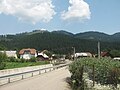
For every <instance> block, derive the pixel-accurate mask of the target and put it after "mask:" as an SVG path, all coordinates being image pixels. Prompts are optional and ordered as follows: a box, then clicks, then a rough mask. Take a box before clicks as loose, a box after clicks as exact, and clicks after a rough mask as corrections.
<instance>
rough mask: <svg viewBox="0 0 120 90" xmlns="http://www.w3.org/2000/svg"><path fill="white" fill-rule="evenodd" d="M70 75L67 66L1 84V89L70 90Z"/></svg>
mask: <svg viewBox="0 0 120 90" xmlns="http://www.w3.org/2000/svg"><path fill="white" fill-rule="evenodd" d="M67 77H70V73H69V71H68V69H67V67H63V68H61V69H58V70H54V71H52V72H48V73H44V74H41V75H39V76H34V77H32V78H27V79H24V80H21V81H17V82H13V83H10V84H7V85H4V86H0V90H70V87H69V85H68V84H67V83H66V78H67Z"/></svg>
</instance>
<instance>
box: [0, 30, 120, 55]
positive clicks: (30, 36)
mask: <svg viewBox="0 0 120 90" xmlns="http://www.w3.org/2000/svg"><path fill="white" fill-rule="evenodd" d="M118 37H120V33H116V34H114V35H107V34H104V33H99V32H85V33H79V34H72V33H70V32H66V31H63V30H61V31H53V32H49V31H43V30H42V31H41V30H34V31H33V32H26V33H21V34H16V35H1V36H0V49H6V50H14V49H16V50H20V49H22V48H35V49H37V50H44V49H47V50H50V51H52V52H54V53H62V54H63V53H64V54H68V53H73V48H72V47H75V48H76V52H81V51H86V52H92V53H97V42H98V41H100V42H101V50H113V49H117V50H120V38H118Z"/></svg>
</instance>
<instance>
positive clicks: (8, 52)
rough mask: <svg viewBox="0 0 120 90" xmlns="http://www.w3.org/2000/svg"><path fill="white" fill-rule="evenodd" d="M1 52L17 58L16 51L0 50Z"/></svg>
mask: <svg viewBox="0 0 120 90" xmlns="http://www.w3.org/2000/svg"><path fill="white" fill-rule="evenodd" d="M0 52H1V53H5V54H6V56H7V57H14V58H16V59H17V51H0Z"/></svg>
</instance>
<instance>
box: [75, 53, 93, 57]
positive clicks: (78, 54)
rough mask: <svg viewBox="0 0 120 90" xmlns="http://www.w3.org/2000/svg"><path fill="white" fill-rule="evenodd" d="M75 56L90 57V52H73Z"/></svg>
mask: <svg viewBox="0 0 120 90" xmlns="http://www.w3.org/2000/svg"><path fill="white" fill-rule="evenodd" d="M75 57H76V58H79V57H92V54H91V53H89V52H81V53H75Z"/></svg>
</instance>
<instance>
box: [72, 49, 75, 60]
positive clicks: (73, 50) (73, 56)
mask: <svg viewBox="0 0 120 90" xmlns="http://www.w3.org/2000/svg"><path fill="white" fill-rule="evenodd" d="M72 48H73V60H75V47H72Z"/></svg>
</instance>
